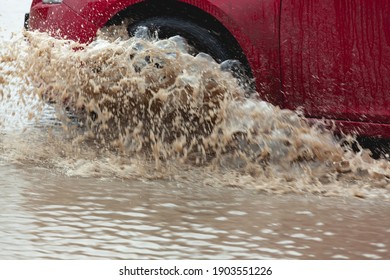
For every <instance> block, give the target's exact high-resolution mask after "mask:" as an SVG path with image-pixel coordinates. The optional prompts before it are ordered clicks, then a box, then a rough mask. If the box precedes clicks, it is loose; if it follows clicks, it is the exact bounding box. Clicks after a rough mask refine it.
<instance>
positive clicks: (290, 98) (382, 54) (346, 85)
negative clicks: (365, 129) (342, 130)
mask: <svg viewBox="0 0 390 280" xmlns="http://www.w3.org/2000/svg"><path fill="white" fill-rule="evenodd" d="M281 15H282V16H281V30H280V36H281V38H280V40H281V41H280V42H281V43H280V46H281V67H282V83H283V92H284V96H285V100H284V102H285V106H286V107H288V108H290V109H295V108H297V107H303V108H304V110H305V112H306V114H307V115H308V116H310V117H328V118H333V119H338V120H352V121H359V122H360V121H362V122H379V123H390V1H389V0H283V1H282V12H281Z"/></svg>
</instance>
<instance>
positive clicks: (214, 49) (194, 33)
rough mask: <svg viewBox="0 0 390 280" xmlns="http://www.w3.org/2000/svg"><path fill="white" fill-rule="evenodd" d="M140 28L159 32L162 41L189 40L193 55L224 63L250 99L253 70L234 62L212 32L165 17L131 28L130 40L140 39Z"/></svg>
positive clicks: (225, 68) (252, 90) (145, 20)
mask: <svg viewBox="0 0 390 280" xmlns="http://www.w3.org/2000/svg"><path fill="white" fill-rule="evenodd" d="M140 27H146V28H147V29H148V32H150V34H154V33H155V32H157V34H158V38H160V39H167V38H170V37H173V36H176V35H179V36H181V37H183V38H185V39H186V40H187V42H188V44H189V45H190V46H191V47H192V48H193V52H190V53H191V54H192V55H196V54H197V53H199V52H204V53H207V54H209V55H210V56H211V57H212V58H213V59H214V60H215V61H217V62H218V63H222V62H224V63H222V64H221V69H222V70H224V71H229V72H231V73H232V75H233V77H235V78H236V79H237V81H238V83H239V84H240V85H241V86H242V87H244V88H245V90H246V92H247V93H248V94H249V95H250V94H251V93H253V92H254V90H255V84H254V80H253V79H252V75H251V71H250V68H249V67H248V66H247V65H244V64H243V63H242V62H240V61H238V60H234V59H235V58H234V54H232V53H231V52H229V50H228V49H227V48H226V46H225V45H224V44H223V43H222V42H221V41H220V40H219V38H218V37H217V35H215V34H213V33H212V31H210V30H207V29H205V28H204V27H202V26H200V25H198V24H196V23H194V22H192V21H188V20H184V19H181V18H174V17H162V16H161V17H152V18H147V19H143V20H139V21H137V22H135V23H133V24H131V25H129V26H128V29H127V30H128V33H129V35H130V37H133V36H134V35H136V33H137V31H138V30H139V28H140Z"/></svg>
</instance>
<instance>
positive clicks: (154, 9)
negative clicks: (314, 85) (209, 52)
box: [67, 0, 283, 105]
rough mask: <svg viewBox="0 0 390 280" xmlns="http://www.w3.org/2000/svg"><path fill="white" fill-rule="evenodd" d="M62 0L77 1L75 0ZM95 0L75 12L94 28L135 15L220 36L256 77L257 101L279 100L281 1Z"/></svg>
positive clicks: (280, 98) (235, 56)
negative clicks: (190, 23)
mask: <svg viewBox="0 0 390 280" xmlns="http://www.w3.org/2000/svg"><path fill="white" fill-rule="evenodd" d="M67 1H70V2H72V3H74V5H76V6H77V5H78V4H77V3H78V1H75V0H67ZM96 3H97V4H96V6H94V7H93V9H94V11H95V12H94V13H90V10H91V8H89V9H85V12H84V13H83V11H82V10H81V11H79V13H80V15H81V16H83V17H84V18H86V19H87V20H89V21H90V22H92V23H93V24H95V25H96V26H97V28H102V27H104V26H107V25H110V24H118V23H121V22H122V21H123V20H124V19H127V18H135V19H136V18H137V15H138V16H139V17H145V16H148V15H150V16H153V15H154V16H160V15H174V16H178V15H179V16H182V17H184V18H187V19H188V17H190V18H191V19H192V20H195V21H196V23H197V24H199V25H201V26H203V27H205V28H207V29H209V30H213V32H216V33H218V35H219V36H221V40H223V42H224V43H226V44H227V46H228V47H229V49H230V50H231V51H232V54H233V55H232V58H235V59H238V60H240V61H241V62H242V63H244V65H245V66H246V67H247V70H248V71H249V72H248V73H251V74H252V76H253V77H254V78H255V79H256V85H257V90H258V92H259V94H260V96H261V97H262V98H263V99H265V100H267V101H270V102H272V103H274V104H276V105H280V104H281V103H282V102H283V99H282V98H283V97H282V94H281V81H280V53H279V19H280V5H281V0H243V1H242V2H240V4H237V3H236V1H235V0H224V1H222V0H166V1H161V0H160V1H159V0H111V1H97V2H96ZM79 5H80V6H83V5H81V4H79ZM84 6H85V5H84ZM248 7H249V8H248ZM75 10H77V8H76V9H75Z"/></svg>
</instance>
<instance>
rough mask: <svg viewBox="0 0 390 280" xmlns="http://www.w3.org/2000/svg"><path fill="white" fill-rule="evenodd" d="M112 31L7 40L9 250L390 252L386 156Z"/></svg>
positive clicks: (43, 253) (2, 187) (60, 253)
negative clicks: (87, 41) (86, 41)
mask: <svg viewBox="0 0 390 280" xmlns="http://www.w3.org/2000/svg"><path fill="white" fill-rule="evenodd" d="M106 31H108V32H103V34H101V35H100V37H99V39H98V40H97V41H96V42H94V43H92V44H91V45H89V46H80V45H77V44H76V43H73V42H67V41H61V40H55V39H52V38H50V37H48V36H47V35H45V34H36V33H28V32H27V33H25V34H24V36H21V35H19V36H16V37H15V38H14V39H12V40H11V41H8V42H3V43H1V44H2V45H1V47H2V48H1V51H0V74H1V75H0V98H1V99H0V100H1V101H0V129H1V130H0V191H1V195H0V258H1V259H389V258H390V252H389V250H390V249H389V246H390V238H389V236H390V219H389V215H390V164H389V161H388V159H386V156H388V155H385V154H384V155H383V159H379V160H374V159H372V158H371V157H370V156H369V152H368V151H365V150H361V151H360V152H358V153H354V152H352V151H350V150H348V149H347V148H345V147H344V146H342V145H341V144H340V141H339V140H337V139H335V138H334V137H333V134H332V133H331V132H330V131H327V130H326V129H324V128H323V127H324V126H325V125H324V123H318V124H315V125H309V124H308V123H307V121H306V120H305V119H304V118H303V117H302V116H301V114H300V113H299V112H292V111H287V110H281V109H279V108H277V107H274V106H272V105H271V104H268V103H266V102H263V101H260V100H258V99H257V98H253V97H248V96H246V93H245V91H244V90H243V89H242V88H240V87H239V86H238V85H237V82H236V80H235V79H234V78H233V77H232V75H231V74H230V73H229V72H226V71H223V68H224V66H226V64H227V63H229V62H226V63H225V64H222V65H220V64H218V63H216V62H215V61H213V60H212V59H211V58H210V57H208V56H207V55H206V54H200V55H197V56H193V55H191V54H189V52H190V49H189V47H188V46H187V45H186V43H185V42H184V41H183V40H182V39H181V38H179V37H173V38H170V39H165V40H157V39H156V38H153V37H148V34H146V33H142V32H141V33H140V34H139V37H138V38H131V39H129V38H122V39H119V40H113V39H112V35H113V34H112V32H110V30H106ZM118 36H122V33H120V34H116V35H115V36H114V37H115V38H116V37H118ZM122 37H123V36H122ZM53 101H55V103H54V104H52V102H53ZM344 140H345V141H353V137H352V136H345V138H344Z"/></svg>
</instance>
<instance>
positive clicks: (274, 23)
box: [30, 0, 390, 137]
mask: <svg viewBox="0 0 390 280" xmlns="http://www.w3.org/2000/svg"><path fill="white" fill-rule="evenodd" d="M180 1H181V2H185V3H187V4H190V5H193V6H196V7H198V8H200V9H202V10H204V11H205V12H207V13H209V14H210V15H212V16H213V17H214V18H216V19H217V20H218V21H220V22H221V23H222V24H223V25H224V26H225V27H226V29H227V30H229V31H230V33H231V34H232V35H233V36H234V37H235V38H236V40H237V42H238V43H239V44H240V46H241V48H242V49H243V52H244V54H245V55H246V57H247V59H248V61H249V64H250V66H251V68H252V71H253V73H254V75H255V77H256V83H257V87H258V91H259V93H260V95H261V97H262V98H263V99H265V100H267V101H270V102H272V103H274V104H276V105H279V106H281V107H285V108H290V109H296V108H298V107H300V108H303V109H304V110H305V112H306V115H307V116H309V117H316V118H323V117H324V118H329V119H334V120H337V121H338V123H340V124H344V125H343V126H342V127H344V128H346V129H345V130H347V131H351V130H354V129H357V130H358V131H360V132H361V133H362V134H365V135H380V136H385V137H390V131H389V124H390V17H389V16H388V15H389V14H390V1H388V0H375V1H372V0H332V1H328V0H241V1H235V0H180ZM138 2H142V1H141V0H84V1H77V0H64V3H63V4H60V5H43V4H42V3H41V1H39V0H34V1H33V6H32V9H31V19H30V26H31V28H32V29H38V30H41V31H48V32H50V33H52V34H55V35H57V36H60V37H67V38H69V39H73V40H77V41H80V42H83V43H85V42H90V41H91V40H93V38H94V37H95V35H96V32H97V30H98V29H99V28H101V27H102V26H104V25H105V24H106V23H107V21H108V20H109V19H110V18H112V17H113V16H114V15H115V14H117V13H118V12H120V11H122V10H123V9H125V8H127V7H128V6H130V5H133V4H135V3H138ZM362 127H363V128H364V129H362Z"/></svg>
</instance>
